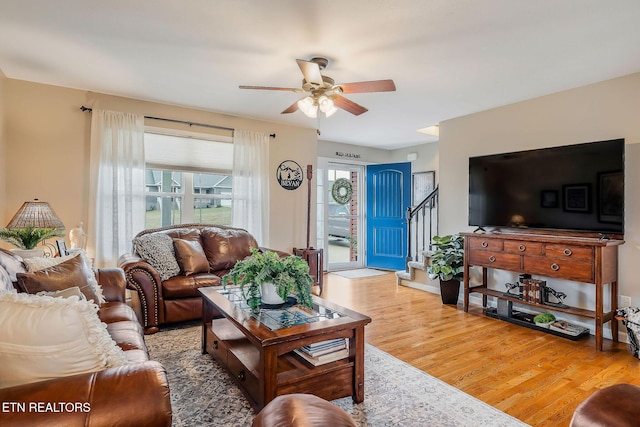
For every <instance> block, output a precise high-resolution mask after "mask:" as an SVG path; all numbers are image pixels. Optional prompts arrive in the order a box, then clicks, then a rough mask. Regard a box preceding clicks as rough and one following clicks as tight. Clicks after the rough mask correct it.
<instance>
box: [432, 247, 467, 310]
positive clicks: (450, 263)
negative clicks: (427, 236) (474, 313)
mask: <svg viewBox="0 0 640 427" xmlns="http://www.w3.org/2000/svg"><path fill="white" fill-rule="evenodd" d="M431 245H432V246H433V247H434V248H435V249H434V251H433V253H432V254H431V260H430V265H429V266H428V267H427V272H428V273H429V277H430V278H431V279H435V278H436V277H438V278H440V296H441V297H442V303H443V304H457V302H458V293H459V292H460V281H461V280H462V279H463V275H464V238H463V237H462V236H461V235H459V234H452V235H448V236H434V237H433V240H432V242H431Z"/></svg>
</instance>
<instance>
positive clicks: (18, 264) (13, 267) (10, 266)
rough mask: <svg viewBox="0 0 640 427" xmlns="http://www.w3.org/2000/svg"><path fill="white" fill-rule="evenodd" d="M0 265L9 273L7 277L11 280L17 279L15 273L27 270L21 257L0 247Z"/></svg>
mask: <svg viewBox="0 0 640 427" xmlns="http://www.w3.org/2000/svg"><path fill="white" fill-rule="evenodd" d="M0 267H3V268H4V269H5V270H6V271H7V273H9V278H10V279H11V281H12V282H15V281H16V280H18V279H17V278H16V274H18V273H25V272H26V271H27V269H26V268H25V266H24V264H23V263H22V257H20V256H18V255H15V254H14V253H12V252H11V251H8V250H6V249H2V248H0Z"/></svg>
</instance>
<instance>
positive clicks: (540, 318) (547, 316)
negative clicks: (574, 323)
mask: <svg viewBox="0 0 640 427" xmlns="http://www.w3.org/2000/svg"><path fill="white" fill-rule="evenodd" d="M555 320H556V316H554V315H553V314H551V313H540V314H538V315H537V316H536V317H534V318H533V321H534V322H536V323H551V322H554V321H555Z"/></svg>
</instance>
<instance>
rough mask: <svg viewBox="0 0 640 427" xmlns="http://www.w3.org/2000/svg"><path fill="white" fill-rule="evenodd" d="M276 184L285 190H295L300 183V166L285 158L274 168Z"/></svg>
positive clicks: (301, 177)
mask: <svg viewBox="0 0 640 427" xmlns="http://www.w3.org/2000/svg"><path fill="white" fill-rule="evenodd" d="M276 178H277V179H278V184H280V187H282V188H284V189H285V190H295V189H297V188H298V187H300V185H302V179H303V175H302V168H301V167H300V165H299V164H298V163H296V162H295V161H293V160H285V161H283V162H282V163H280V165H278V169H277V170H276Z"/></svg>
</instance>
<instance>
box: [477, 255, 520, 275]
mask: <svg viewBox="0 0 640 427" xmlns="http://www.w3.org/2000/svg"><path fill="white" fill-rule="evenodd" d="M520 258H521V257H520V255H517V254H508V253H504V252H490V251H484V250H482V251H471V252H470V254H469V264H471V265H477V266H482V267H490V268H500V269H505V270H516V271H517V270H520Z"/></svg>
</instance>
